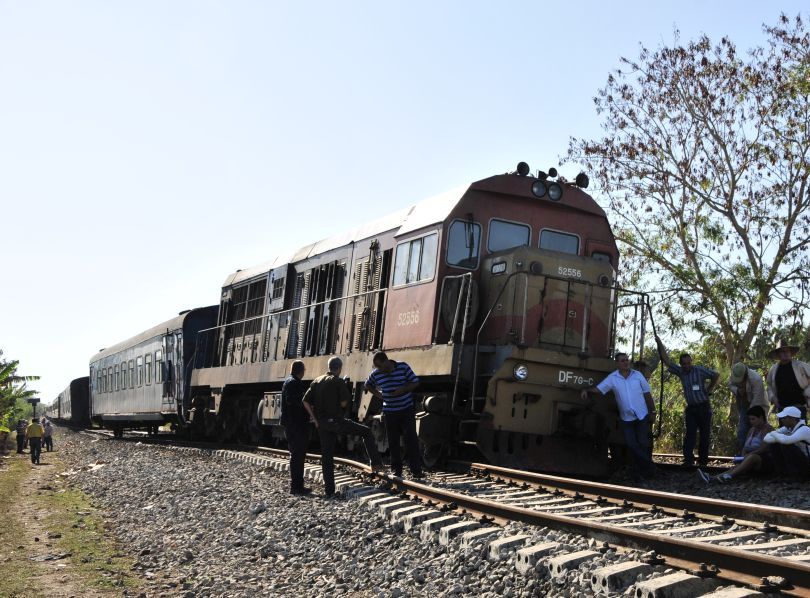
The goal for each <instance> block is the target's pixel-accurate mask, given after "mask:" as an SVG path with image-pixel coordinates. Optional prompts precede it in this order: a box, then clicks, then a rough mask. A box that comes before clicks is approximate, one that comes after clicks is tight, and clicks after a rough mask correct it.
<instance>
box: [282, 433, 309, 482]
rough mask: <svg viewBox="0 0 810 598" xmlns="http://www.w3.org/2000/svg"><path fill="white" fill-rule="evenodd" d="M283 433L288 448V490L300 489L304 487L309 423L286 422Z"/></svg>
mask: <svg viewBox="0 0 810 598" xmlns="http://www.w3.org/2000/svg"><path fill="white" fill-rule="evenodd" d="M284 435H285V436H286V437H287V448H289V449H290V490H292V491H293V492H295V491H300V490H302V489H303V488H304V457H306V454H307V445H308V444H309V424H308V423H306V422H303V423H302V422H294V423H288V424H286V425H285V426H284Z"/></svg>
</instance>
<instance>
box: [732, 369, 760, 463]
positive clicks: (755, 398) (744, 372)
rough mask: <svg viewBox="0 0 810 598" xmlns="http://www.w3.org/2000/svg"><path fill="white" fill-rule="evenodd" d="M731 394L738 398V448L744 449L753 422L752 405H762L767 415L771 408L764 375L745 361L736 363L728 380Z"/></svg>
mask: <svg viewBox="0 0 810 598" xmlns="http://www.w3.org/2000/svg"><path fill="white" fill-rule="evenodd" d="M728 386H729V388H730V389H731V394H732V395H734V398H735V399H736V400H737V413H738V414H739V416H740V421H739V423H738V424H737V450H739V451H742V448H743V446H744V445H745V439H746V438H747V437H748V430H749V429H750V428H751V424H750V423H749V421H748V410H749V409H750V408H751V407H757V406H758V407H762V409H764V410H765V414H766V415H767V413H768V411H769V410H770V405H768V400H767V399H766V398H765V383H764V382H763V381H762V376H760V375H759V374H757V373H756V372H755V371H754V370H752V369H751V368H749V367H748V366H747V365H745V364H744V363H735V364H734V365H733V366H732V368H731V377H730V378H729V381H728Z"/></svg>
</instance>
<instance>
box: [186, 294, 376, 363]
mask: <svg viewBox="0 0 810 598" xmlns="http://www.w3.org/2000/svg"><path fill="white" fill-rule="evenodd" d="M386 291H388V287H385V288H382V289H372V290H370V291H363V292H362V293H352V294H350V295H344V296H341V297H335V298H332V299H325V300H323V301H315V302H313V303H307V304H305V305H299V306H297V307H291V308H289V309H284V310H280V311H275V312H272V313H269V314H262V315H259V316H252V317H250V318H243V319H241V320H235V321H233V322H228V323H227V324H218V325H217V326H212V327H210V328H204V329H203V330H200V331H199V333H198V335H197V342H196V346H197V347H199V344H200V342H201V340H202V339H205V342H206V347H204V350H203V352H202V354H203V355H204V356H205V355H206V354H207V352H208V351H207V349H208V347H207V342H208V337H209V334H210V333H212V332H215V331H217V330H222V329H227V328H228V327H229V326H234V327H236V326H238V325H240V324H246V323H248V322H254V321H257V320H259V321H264V319H267V321H271V319H273V318H274V319H276V320H278V319H280V318H281V316H284V315H288V314H292V313H293V312H297V311H300V310H303V309H310V308H317V307H320V306H322V305H328V304H332V303H336V302H339V301H348V300H351V299H357V298H359V297H364V296H366V295H373V294H375V293H385V292H386ZM267 333H268V327H267V326H262V328H261V331H260V332H259V334H260V336H261V346H264V344H265V340H266V339H265V336H266V335H267ZM238 336H239V335H234V337H238ZM241 336H243V337H244V336H246V335H245V334H242V335H241ZM277 340H278V339H277ZM276 349H277V346H276ZM214 352H217V351H216V346H214ZM195 353H196V351H195ZM212 357H213V356H212ZM205 361H207V360H205ZM213 361H214V360H213V358H212V361H211V365H206V364H205V363H203V365H202V366H201V367H202V368H207V367H215V366H214V364H213ZM262 361H264V359H262Z"/></svg>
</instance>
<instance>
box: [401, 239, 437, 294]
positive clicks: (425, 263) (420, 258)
mask: <svg viewBox="0 0 810 598" xmlns="http://www.w3.org/2000/svg"><path fill="white" fill-rule="evenodd" d="M438 245H439V235H438V233H432V234H430V235H427V236H425V237H420V238H418V239H413V240H411V241H405V242H404V243H400V244H399V245H397V254H396V258H395V259H394V286H400V285H403V284H411V283H414V282H421V281H424V280H431V279H432V278H433V275H434V274H435V272H436V256H437V250H438Z"/></svg>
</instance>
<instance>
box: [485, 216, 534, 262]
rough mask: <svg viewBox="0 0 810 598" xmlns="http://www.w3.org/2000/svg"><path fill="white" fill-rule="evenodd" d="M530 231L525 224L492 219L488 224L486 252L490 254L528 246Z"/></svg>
mask: <svg viewBox="0 0 810 598" xmlns="http://www.w3.org/2000/svg"><path fill="white" fill-rule="evenodd" d="M530 235H531V229H530V228H529V227H528V225H526V224H518V223H517V222H507V221H506V220H497V219H495V218H493V219H492V220H491V221H490V223H489V234H488V235H487V250H489V252H490V253H493V252H495V251H503V250H504V249H512V248H513V247H520V246H522V245H528V244H529V236H530Z"/></svg>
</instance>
